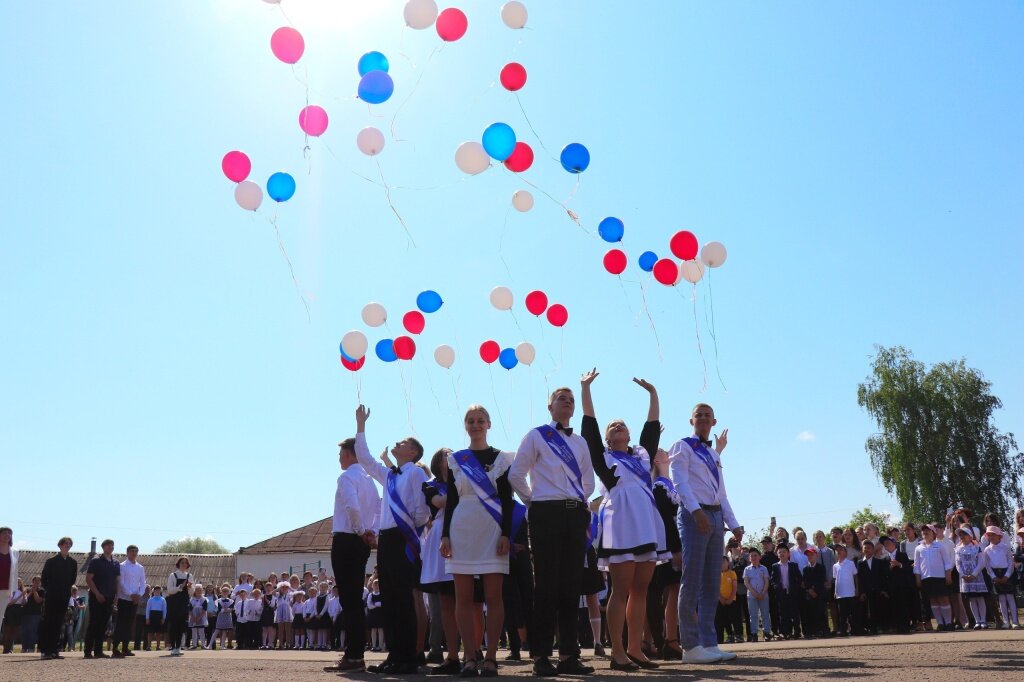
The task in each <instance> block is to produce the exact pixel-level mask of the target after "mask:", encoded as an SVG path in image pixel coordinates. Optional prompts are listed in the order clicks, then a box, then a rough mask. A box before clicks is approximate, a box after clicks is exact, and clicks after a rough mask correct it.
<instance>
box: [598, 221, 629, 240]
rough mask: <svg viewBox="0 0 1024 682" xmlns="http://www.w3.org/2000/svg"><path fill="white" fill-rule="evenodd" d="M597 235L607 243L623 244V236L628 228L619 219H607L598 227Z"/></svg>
mask: <svg viewBox="0 0 1024 682" xmlns="http://www.w3.org/2000/svg"><path fill="white" fill-rule="evenodd" d="M597 233H598V234H599V235H601V239H603V240H605V241H606V242H612V243H614V242H621V241H622V235H623V234H625V233H626V226H625V225H623V224H622V221H621V220H619V219H618V218H605V219H604V220H602V221H601V223H600V224H599V225H598V226H597Z"/></svg>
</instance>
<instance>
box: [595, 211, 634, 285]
mask: <svg viewBox="0 0 1024 682" xmlns="http://www.w3.org/2000/svg"><path fill="white" fill-rule="evenodd" d="M625 233H626V226H625V225H624V224H623V223H622V221H621V220H619V219H618V218H613V217H611V216H609V217H608V218H605V219H604V220H602V221H601V222H600V223H599V224H598V226H597V234H598V235H599V236H600V237H601V239H603V240H604V241H606V242H608V243H610V244H616V243H618V242H621V241H622V237H623V235H624V234H625ZM627 264H628V259H627V258H626V252H625V251H623V250H622V249H619V248H614V249H609V250H608V251H607V252H606V253H605V254H604V269H605V270H607V271H608V272H610V273H611V274H613V275H621V274H622V273H623V272H624V271H625V270H626V265H627Z"/></svg>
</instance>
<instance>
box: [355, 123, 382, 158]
mask: <svg viewBox="0 0 1024 682" xmlns="http://www.w3.org/2000/svg"><path fill="white" fill-rule="evenodd" d="M356 146H357V147H359V151H361V152H362V153H364V154H366V155H367V156H377V155H378V154H380V153H381V152H382V151H383V150H384V133H382V132H381V131H379V130H377V129H376V128H374V127H373V126H369V127H366V128H363V129H362V130H360V131H359V134H358V135H356Z"/></svg>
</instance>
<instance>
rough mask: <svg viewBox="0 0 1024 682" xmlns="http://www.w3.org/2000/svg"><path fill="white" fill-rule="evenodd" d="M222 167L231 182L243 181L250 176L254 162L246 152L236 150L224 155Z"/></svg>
mask: <svg viewBox="0 0 1024 682" xmlns="http://www.w3.org/2000/svg"><path fill="white" fill-rule="evenodd" d="M220 169H221V170H222V171H224V175H226V176H227V178H228V180H230V181H231V182H241V181H242V180H245V179H246V178H247V177H249V171H251V170H252V163H251V162H250V161H249V157H248V156H246V155H245V152H240V151H238V150H235V151H233V152H228V153H227V154H225V155H224V158H223V159H221V162H220Z"/></svg>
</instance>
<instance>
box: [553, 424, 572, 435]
mask: <svg viewBox="0 0 1024 682" xmlns="http://www.w3.org/2000/svg"><path fill="white" fill-rule="evenodd" d="M555 428H556V429H558V430H559V431H561V432H562V433H564V434H565V435H567V436H571V435H572V427H571V426H562V425H561V424H555Z"/></svg>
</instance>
